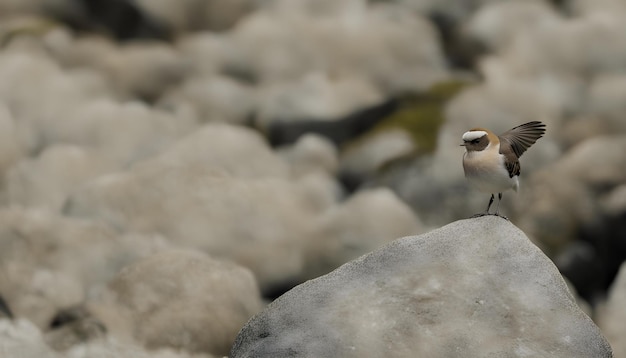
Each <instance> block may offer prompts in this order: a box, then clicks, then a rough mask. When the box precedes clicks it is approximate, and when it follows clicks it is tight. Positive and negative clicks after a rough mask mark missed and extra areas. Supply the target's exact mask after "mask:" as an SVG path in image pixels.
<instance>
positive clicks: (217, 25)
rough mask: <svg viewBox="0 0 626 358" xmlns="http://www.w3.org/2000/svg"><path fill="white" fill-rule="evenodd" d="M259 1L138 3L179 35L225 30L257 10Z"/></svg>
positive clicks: (154, 0) (155, 0) (141, 0)
mask: <svg viewBox="0 0 626 358" xmlns="http://www.w3.org/2000/svg"><path fill="white" fill-rule="evenodd" d="M256 2H257V1H255V0H231V1H219V0H209V1H206V0H184V1H177V2H171V1H167V0H138V1H137V4H138V5H139V6H140V7H141V8H142V9H143V10H145V11H146V12H147V13H149V14H151V15H152V16H154V17H155V18H157V19H159V20H161V21H164V22H165V23H166V24H167V25H168V26H169V27H171V28H172V29H173V30H174V31H175V32H179V33H184V32H188V31H197V30H211V31H225V30H228V29H230V28H231V27H232V26H234V25H235V24H237V22H238V21H239V19H241V18H242V17H244V16H245V15H247V14H248V13H249V12H250V11H252V10H253V9H254V7H255V4H256Z"/></svg>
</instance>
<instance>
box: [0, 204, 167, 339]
mask: <svg viewBox="0 0 626 358" xmlns="http://www.w3.org/2000/svg"><path fill="white" fill-rule="evenodd" d="M0 223H1V227H2V230H0V246H1V247H2V248H3V249H2V250H0V263H1V264H0V271H1V272H3V275H0V292H2V294H3V295H4V298H5V299H6V301H7V303H8V305H9V307H11V310H12V311H13V313H14V314H15V315H16V316H17V317H25V318H28V319H29V320H31V321H32V322H34V323H35V324H37V325H38V326H39V327H41V328H43V327H47V326H48V324H49V323H50V322H51V321H52V318H53V316H54V315H55V314H56V313H57V311H58V310H59V309H62V308H66V307H70V306H73V305H75V304H78V303H80V302H82V301H83V300H84V299H85V298H86V297H87V295H89V294H90V291H92V290H97V289H98V287H102V285H104V283H105V282H106V281H108V280H109V279H110V278H112V277H113V276H114V275H115V273H116V272H117V271H118V270H119V269H120V268H121V267H123V266H125V265H126V264H128V263H129V262H132V261H134V260H136V259H137V258H139V257H143V256H146V255H149V254H151V253H153V252H157V251H159V250H162V249H163V248H165V247H167V246H168V245H167V242H166V241H165V240H164V239H163V238H161V237H157V236H146V235H143V236H141V235H137V234H125V235H121V234H119V233H116V232H114V231H113V230H112V229H110V228H108V227H106V226H104V225H102V224H98V223H93V222H87V221H83V220H77V219H71V218H66V217H60V216H58V215H56V214H52V213H50V212H46V211H41V210H22V209H17V208H12V209H4V210H1V211H0Z"/></svg>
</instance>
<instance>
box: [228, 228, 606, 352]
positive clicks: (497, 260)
mask: <svg viewBox="0 0 626 358" xmlns="http://www.w3.org/2000/svg"><path fill="white" fill-rule="evenodd" d="M277 356H289V357H363V356H386V357H416V356H420V357H422V356H423V357H450V356H463V357H529V356H536V357H547V356H550V357H564V358H565V357H568V358H570V357H581V358H582V357H611V356H612V353H611V348H610V346H609V345H608V343H607V341H606V339H605V338H604V337H603V336H602V334H601V333H600V331H599V329H598V327H597V326H596V325H595V324H594V323H593V322H592V321H591V319H590V318H589V317H588V316H586V315H585V314H584V313H583V312H582V311H581V310H580V308H578V306H577V305H576V302H575V300H574V297H573V296H572V294H571V293H570V291H569V290H568V288H567V285H566V283H565V281H564V280H563V278H562V277H561V275H560V274H559V272H558V270H557V269H556V267H555V266H554V264H553V263H552V262H551V261H550V260H549V259H548V258H547V257H546V256H545V255H544V254H543V253H542V252H541V251H540V250H539V249H538V248H537V247H536V246H534V245H533V244H532V243H531V242H530V241H529V240H528V238H527V237H526V236H525V235H524V234H523V233H522V232H521V231H520V230H519V229H517V228H516V227H515V226H513V225H512V224H511V223H510V222H508V221H505V220H502V219H501V218H498V217H493V216H491V217H482V218H479V219H471V220H463V221H458V222H454V223H452V224H449V225H447V226H444V227H442V228H440V229H437V230H434V231H432V232H430V233H427V234H423V235H420V236H415V237H407V238H403V239H399V240H396V241H394V242H393V243H391V244H389V245H387V246H385V247H383V248H382V249H380V250H377V251H375V252H373V253H371V254H369V255H366V256H363V257H361V258H359V259H357V260H355V261H352V262H350V263H348V264H346V265H344V266H342V267H340V268H339V269H337V270H335V271H333V272H332V273H330V274H328V275H326V276H322V277H320V278H317V279H315V280H312V281H309V282H307V283H304V284H302V285H300V286H297V287H296V288H294V289H293V290H291V291H289V292H288V293H286V294H285V295H283V296H282V297H280V298H278V299H277V300H276V301H274V302H273V303H271V304H270V305H269V306H268V307H267V308H266V309H265V310H264V311H263V312H261V313H260V314H258V315H257V316H255V317H254V318H253V319H252V320H250V321H249V322H248V323H247V324H246V326H245V327H244V328H243V329H242V331H241V332H240V334H239V336H238V338H237V340H236V342H235V345H234V347H233V349H232V351H231V357H233V358H239V357H277Z"/></svg>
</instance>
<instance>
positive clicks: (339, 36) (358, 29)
mask: <svg viewBox="0 0 626 358" xmlns="http://www.w3.org/2000/svg"><path fill="white" fill-rule="evenodd" d="M270 4H271V5H270V6H267V7H266V8H264V9H262V10H259V11H256V12H254V13H252V14H250V15H249V16H247V17H246V18H244V19H243V20H242V21H240V23H239V24H238V25H237V27H236V28H235V29H234V30H233V31H232V32H231V33H230V34H229V37H230V40H231V41H232V42H233V46H232V48H231V49H230V51H229V53H228V61H227V62H228V63H229V67H230V68H232V69H244V71H245V72H247V73H250V74H251V77H252V78H254V79H255V80H256V81H258V83H265V82H274V81H280V82H287V81H294V80H298V79H300V78H302V77H303V76H304V75H306V74H307V73H311V72H313V71H320V70H321V71H324V72H326V73H330V74H333V75H337V76H339V78H363V76H365V78H366V79H367V80H368V82H370V83H373V84H374V85H375V86H376V87H377V88H380V89H382V91H383V92H384V93H395V92H398V91H403V90H408V89H423V88H425V87H427V86H429V85H430V84H431V83H432V82H434V81H436V80H439V79H442V78H443V77H445V76H446V75H447V74H446V72H447V71H446V69H445V63H444V60H443V58H442V54H441V51H440V48H439V44H438V41H437V39H436V34H435V31H434V30H433V28H432V26H431V25H430V23H429V22H428V21H426V20H425V19H424V18H422V17H421V16H419V15H417V14H415V13H411V12H408V11H406V10H405V9H404V8H402V7H399V6H393V5H391V4H385V3H377V4H373V5H368V4H367V3H366V1H364V0H351V1H342V2H340V3H338V2H335V3H332V2H328V1H325V2H324V3H320V2H319V1H298V2H295V3H294V2H293V1H272V2H270ZM285 29H289V31H285ZM364 38H367V41H362V40H363V39H364ZM416 43H419V46H415V44H416ZM363 59H368V60H367V61H363ZM238 72H241V71H238Z"/></svg>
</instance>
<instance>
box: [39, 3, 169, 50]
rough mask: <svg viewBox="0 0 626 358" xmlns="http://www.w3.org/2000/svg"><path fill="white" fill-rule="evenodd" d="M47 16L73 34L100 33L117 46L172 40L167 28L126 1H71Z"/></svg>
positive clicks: (52, 10) (53, 9)
mask: <svg viewBox="0 0 626 358" xmlns="http://www.w3.org/2000/svg"><path fill="white" fill-rule="evenodd" d="M50 12H51V13H52V14H53V16H54V17H55V18H56V19H57V20H59V21H61V22H63V23H65V24H66V25H67V26H69V27H70V28H72V29H73V30H75V31H78V32H88V33H90V32H97V33H103V34H106V35H108V36H110V37H112V38H114V39H115V40H117V41H121V42H124V41H132V40H158V41H170V40H172V38H173V32H172V30H171V29H170V28H169V27H168V25H167V24H165V23H164V22H163V21H161V20H159V19H157V18H155V17H154V16H151V15H150V14H148V13H146V12H145V11H143V10H142V9H141V8H140V7H139V6H137V5H136V4H135V3H134V2H133V1H130V0H71V6H67V7H63V8H62V9H55V8H51V9H50Z"/></svg>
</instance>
